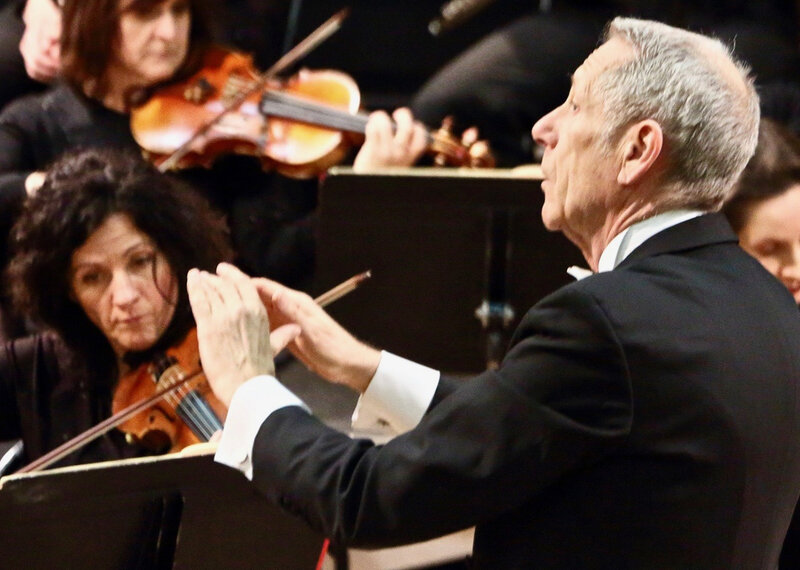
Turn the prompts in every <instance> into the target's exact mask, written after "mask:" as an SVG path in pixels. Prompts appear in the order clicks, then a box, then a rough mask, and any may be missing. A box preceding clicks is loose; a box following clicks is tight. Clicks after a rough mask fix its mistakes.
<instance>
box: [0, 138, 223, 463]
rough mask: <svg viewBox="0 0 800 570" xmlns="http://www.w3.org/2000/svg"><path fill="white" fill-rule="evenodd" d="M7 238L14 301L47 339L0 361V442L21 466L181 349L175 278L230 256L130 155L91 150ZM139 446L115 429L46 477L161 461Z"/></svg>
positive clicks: (201, 205) (62, 164)
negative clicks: (101, 465)
mask: <svg viewBox="0 0 800 570" xmlns="http://www.w3.org/2000/svg"><path fill="white" fill-rule="evenodd" d="M154 205H157V207H154ZM14 238H15V243H16V247H15V255H14V257H13V260H12V261H11V263H10V266H9V278H10V284H11V289H12V294H13V298H14V301H15V303H16V305H17V306H18V307H19V308H21V309H23V310H24V312H25V314H26V315H27V316H28V317H29V318H31V319H33V320H34V321H35V322H37V323H39V324H41V325H42V326H43V327H44V330H47V331H50V332H47V333H43V334H38V335H35V336H33V337H26V338H21V339H17V340H15V341H13V342H9V343H7V344H6V345H5V346H4V348H3V349H2V350H1V351H0V440H10V439H16V438H22V440H23V441H24V444H25V457H24V459H25V460H27V461H31V460H33V459H36V458H37V457H39V456H41V455H42V454H44V453H45V452H47V451H49V450H50V449H53V448H55V447H57V446H58V445H60V444H62V443H64V441H66V440H67V439H69V438H72V437H73V436H76V435H78V434H79V433H81V432H83V431H84V430H86V429H88V428H90V427H92V426H94V425H96V424H97V423H98V422H100V421H101V420H104V419H105V418H107V417H109V415H110V414H111V406H112V399H115V398H116V399H119V397H120V394H121V392H120V390H121V389H122V387H123V386H122V384H121V383H118V379H120V378H122V377H126V374H127V373H128V372H130V371H131V370H133V369H135V368H136V367H137V366H139V365H140V363H142V362H143V361H146V360H148V359H150V358H151V356H152V355H154V354H155V353H156V352H159V351H163V350H164V349H166V348H168V347H172V346H175V345H179V344H180V343H181V342H182V341H184V338H185V337H186V335H187V332H189V331H190V330H191V329H193V327H194V320H193V317H192V313H191V311H190V308H189V305H188V301H187V295H186V290H185V286H184V280H183V279H182V276H183V275H185V274H186V271H188V269H189V268H191V267H195V266H200V267H206V268H209V269H212V268H214V267H215V266H216V264H217V263H218V262H219V261H221V260H225V259H230V257H231V251H230V247H229V245H228V241H227V239H228V235H227V229H226V227H225V224H224V222H223V220H222V219H221V218H220V216H219V215H218V214H216V213H215V212H214V211H213V210H212V209H211V208H210V207H209V205H208V204H207V202H206V200H205V199H204V198H202V197H201V196H200V195H198V194H197V193H196V192H194V191H192V190H191V189H189V188H188V187H186V186H185V185H184V184H183V183H181V182H179V181H176V180H175V179H174V178H172V177H169V176H167V175H163V174H160V173H159V172H157V171H156V170H155V169H154V168H153V167H152V166H151V165H149V164H146V163H144V162H143V161H142V160H141V159H139V158H138V157H137V156H135V155H127V154H118V153H114V152H112V151H101V150H88V151H84V152H81V153H79V154H71V155H67V156H65V157H64V158H62V159H61V160H60V161H58V162H57V163H56V164H55V165H54V166H53V167H52V169H51V170H49V172H48V174H47V176H46V178H45V180H44V183H43V185H42V187H41V188H40V189H39V191H38V192H37V193H36V195H35V196H33V197H31V198H30V199H29V200H28V201H27V203H26V206H25V208H24V210H23V211H22V213H21V215H20V219H19V221H18V222H17V224H16V226H15V228H14ZM115 403H120V404H122V405H123V406H124V405H125V403H124V402H115ZM223 412H224V408H223ZM221 419H224V413H223V418H221ZM162 431H163V430H162ZM153 433H157V432H155V431H154V432H153ZM138 435H139V436H142V434H138ZM149 435H152V434H149ZM149 435H148V434H145V435H144V436H142V438H143V439H145V441H143V442H142V441H140V442H135V441H134V442H133V443H129V442H126V437H125V435H124V434H123V432H122V431H120V430H117V429H115V430H112V431H110V432H109V433H107V434H106V435H104V436H103V437H102V438H101V439H98V440H96V441H94V442H92V443H91V444H89V445H87V446H86V447H84V448H83V449H80V450H78V451H76V452H75V453H74V454H72V455H69V456H67V457H65V458H64V459H63V461H61V462H60V463H58V465H66V464H75V463H86V462H91V461H98V460H104V459H112V458H122V457H129V456H136V455H141V454H148V453H151V452H153V451H163V449H158V450H155V449H149V448H148V447H147V445H145V444H146V443H147V440H148V439H149V440H150V441H151V442H152V438H150V437H149ZM153 443H158V442H153ZM27 461H26V462H27Z"/></svg>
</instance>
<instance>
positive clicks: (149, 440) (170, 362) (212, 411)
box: [111, 329, 227, 453]
mask: <svg viewBox="0 0 800 570" xmlns="http://www.w3.org/2000/svg"><path fill="white" fill-rule="evenodd" d="M200 371H201V367H200V356H199V353H198V345H197V330H196V329H192V330H190V331H189V333H188V334H187V335H186V338H185V339H184V340H183V342H181V343H180V344H179V345H178V346H175V347H171V348H169V349H167V350H166V351H165V352H164V353H162V354H159V355H157V356H156V357H155V358H154V359H153V360H152V361H150V362H145V363H143V364H141V365H140V366H139V367H138V368H136V369H134V370H132V371H130V372H129V373H127V374H125V375H124V376H122V377H121V378H120V380H119V382H118V383H117V386H116V388H115V390H114V397H113V399H112V402H111V412H112V414H114V415H117V414H118V413H120V412H121V411H122V410H124V409H125V408H127V407H128V406H130V405H131V404H132V403H134V402H140V401H143V400H145V399H147V398H150V397H152V396H153V395H154V394H155V393H156V390H157V388H161V389H165V388H169V387H172V386H174V385H175V384H177V383H178V382H180V381H181V380H184V379H185V378H186V377H187V376H188V375H190V374H194V373H195V372H200ZM226 414H227V409H226V408H225V405H224V404H223V403H222V402H220V401H219V400H218V399H217V397H216V396H214V394H213V392H212V391H211V387H210V386H209V384H208V381H207V380H206V377H205V376H204V375H203V374H202V373H198V374H194V377H193V378H192V379H191V380H189V381H188V382H185V383H184V384H183V385H181V386H180V387H179V388H178V389H176V390H174V391H172V392H170V393H168V394H167V395H166V396H165V397H164V398H163V399H161V400H159V401H158V402H156V403H155V404H153V406H152V407H150V408H148V409H146V410H145V411H143V412H140V413H138V414H137V415H134V416H133V417H131V418H129V419H127V420H126V421H125V422H123V423H121V424H119V425H118V426H117V427H118V429H120V430H122V431H123V432H125V438H126V439H127V441H128V442H129V443H137V444H139V445H141V446H142V447H144V448H145V449H147V450H149V451H151V452H153V453H165V452H176V451H180V450H182V449H183V448H185V447H187V446H189V445H192V444H195V443H200V442H203V441H208V440H209V439H210V438H211V436H212V435H214V433H215V432H216V431H218V430H221V429H222V426H223V421H224V419H225V415H226Z"/></svg>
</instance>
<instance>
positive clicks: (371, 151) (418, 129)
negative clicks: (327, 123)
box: [353, 107, 428, 172]
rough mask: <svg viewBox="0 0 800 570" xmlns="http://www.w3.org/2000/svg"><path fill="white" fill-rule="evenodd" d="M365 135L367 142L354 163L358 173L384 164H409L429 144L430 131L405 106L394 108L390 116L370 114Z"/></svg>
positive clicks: (376, 113) (377, 113) (379, 113)
mask: <svg viewBox="0 0 800 570" xmlns="http://www.w3.org/2000/svg"><path fill="white" fill-rule="evenodd" d="M392 119H394V122H393V121H392ZM365 134H366V138H365V139H364V144H363V145H362V146H361V150H359V152H358V155H357V156H356V158H355V161H354V162H353V169H354V170H355V171H356V172H368V171H370V170H373V169H376V168H381V167H383V166H410V165H412V164H414V163H415V162H416V161H417V160H418V159H419V157H420V156H421V155H422V153H423V152H425V149H427V147H428V133H427V130H426V129H425V127H424V126H422V125H421V124H420V123H418V122H416V121H415V120H414V117H413V115H412V114H411V111H410V110H408V109H407V108H405V107H401V108H400V109H397V110H395V111H394V113H392V117H391V118H390V117H389V115H388V114H386V113H385V112H384V111H375V112H374V113H371V114H370V116H369V120H368V122H367V126H366V130H365Z"/></svg>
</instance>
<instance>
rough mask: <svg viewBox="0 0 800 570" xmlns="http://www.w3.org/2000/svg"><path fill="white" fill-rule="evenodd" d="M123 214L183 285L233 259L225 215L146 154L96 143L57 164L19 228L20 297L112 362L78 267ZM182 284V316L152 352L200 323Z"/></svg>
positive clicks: (34, 315) (32, 314)
mask: <svg viewBox="0 0 800 570" xmlns="http://www.w3.org/2000/svg"><path fill="white" fill-rule="evenodd" d="M113 214H125V215H127V216H128V217H129V218H130V219H131V221H132V222H133V224H134V225H135V226H136V227H137V228H138V229H139V230H140V231H142V232H143V233H145V234H146V235H147V236H149V237H150V238H151V239H152V240H153V242H154V243H155V245H156V247H157V248H158V249H159V250H160V251H161V252H162V253H163V255H164V257H165V258H166V260H167V262H168V263H169V266H170V268H171V269H172V271H173V273H174V275H175V277H176V278H177V279H178V283H179V284H180V283H181V282H182V280H183V279H184V278H185V276H186V273H187V271H188V270H189V269H191V268H192V267H199V268H202V269H206V270H212V271H213V270H214V268H215V267H216V265H217V264H218V263H219V262H220V261H227V260H230V259H231V257H232V252H231V248H230V246H229V241H228V230H227V227H226V225H225V223H224V221H223V219H222V217H221V216H220V215H219V214H217V213H216V212H215V211H214V210H212V209H211V207H210V206H209V204H208V203H207V202H206V200H205V199H204V198H203V197H201V196H200V195H199V194H197V192H195V191H194V190H193V189H192V188H190V187H188V186H186V185H185V184H184V183H182V182H179V181H178V180H177V179H175V178H173V177H171V176H169V175H166V174H162V173H160V172H158V170H156V169H155V168H154V167H153V166H151V165H150V164H148V163H146V162H145V161H144V160H143V159H142V158H141V157H139V156H138V155H136V154H133V153H127V152H119V151H111V150H102V149H91V150H85V151H77V152H73V153H69V154H66V155H64V156H63V157H62V158H60V159H59V160H58V161H57V162H56V163H55V164H53V166H52V167H51V168H50V169H49V170H48V172H47V176H46V178H45V181H44V184H43V185H42V187H41V188H40V189H39V191H38V192H36V194H35V195H34V196H33V197H31V198H29V199H28V201H27V203H26V204H25V207H24V209H23V212H22V214H21V216H20V218H19V219H18V221H17V223H16V224H15V226H14V229H13V231H12V248H13V249H12V251H13V257H12V259H11V262H10V264H9V267H8V280H9V285H10V290H11V295H12V298H13V300H14V303H15V307H16V308H17V309H18V310H19V311H20V312H21V313H22V314H24V315H26V316H27V317H29V318H30V319H32V320H33V321H34V322H35V323H38V324H40V325H43V326H44V327H46V328H49V329H53V330H55V332H57V333H58V334H59V335H60V336H61V337H62V338H63V339H64V341H65V342H66V343H67V344H68V345H69V346H70V347H71V348H73V349H74V350H75V351H76V352H77V353H78V355H80V356H81V357H83V358H84V359H85V361H86V362H91V363H93V364H94V363H96V364H102V365H104V366H103V367H106V368H105V369H106V370H108V368H107V366H108V365H109V364H110V365H111V366H113V361H114V356H113V353H112V350H111V345H110V344H109V342H108V341H107V339H106V338H105V336H104V335H103V334H102V332H101V331H100V330H99V329H98V328H97V327H96V326H95V325H94V324H92V322H91V321H90V320H89V318H88V317H87V316H86V314H85V312H84V311H83V309H82V308H81V306H80V305H79V304H78V303H77V302H76V301H75V300H74V299H73V298H72V296H71V284H70V269H71V261H72V254H73V252H74V251H75V250H76V249H77V248H79V247H80V246H81V245H83V244H84V243H85V242H86V240H87V239H88V238H89V236H91V234H92V233H93V232H94V231H95V230H97V229H98V228H99V227H100V226H101V225H102V224H103V222H104V221H105V220H106V219H107V218H108V217H109V216H111V215H113ZM178 291H179V293H178V300H177V303H176V307H175V314H174V316H173V318H172V321H171V322H170V324H169V326H168V327H167V329H166V331H164V334H163V335H162V336H161V338H160V339H159V340H158V341H157V342H156V344H155V346H153V347H152V348H151V349H149V350H148V351H146V354H140V355H139V356H141V357H142V359H143V358H146V357H148V356H149V355H150V354H152V352H153V351H158V350H163V349H164V348H167V347H169V346H172V345H174V344H175V343H177V342H178V341H179V340H181V339H182V338H183V337H184V336H185V334H186V332H187V331H188V330H189V329H190V328H191V327H192V326H194V319H193V316H192V312H191V307H190V306H189V300H188V295H187V293H186V288H185V287H184V286H179V287H178ZM132 356H133V357H134V358H133V360H136V358H135V357H136V355H132ZM98 361H100V362H98Z"/></svg>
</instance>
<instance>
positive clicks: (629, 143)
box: [617, 119, 664, 186]
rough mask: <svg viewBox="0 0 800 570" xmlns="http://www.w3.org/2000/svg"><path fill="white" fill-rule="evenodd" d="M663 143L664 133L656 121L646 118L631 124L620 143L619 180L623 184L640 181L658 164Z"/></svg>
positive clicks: (627, 184)
mask: <svg viewBox="0 0 800 570" xmlns="http://www.w3.org/2000/svg"><path fill="white" fill-rule="evenodd" d="M663 144H664V133H663V131H662V130H661V125H659V124H658V123H657V122H656V121H654V120H652V119H645V120H644V121H639V122H638V123H636V124H634V125H631V127H630V128H629V129H628V130H627V131H626V132H625V134H624V135H623V137H622V141H621V145H620V147H621V150H622V153H621V154H622V156H621V164H620V169H619V173H618V174H617V182H619V183H620V184H621V185H623V186H629V185H631V184H634V183H636V182H639V181H640V180H641V179H642V177H643V176H644V175H645V174H646V173H647V172H649V171H650V170H651V169H652V168H653V166H654V165H655V164H656V161H657V160H658V157H659V156H661V149H662V148H663Z"/></svg>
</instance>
